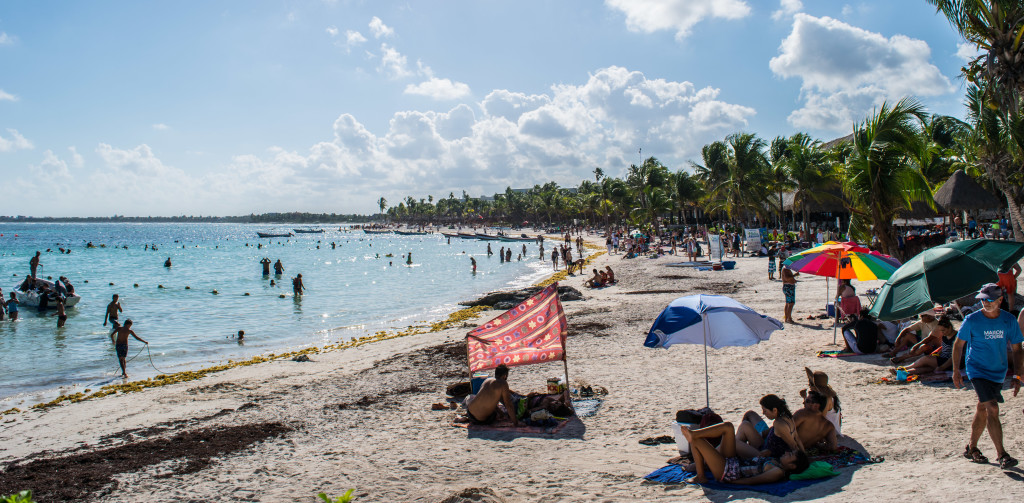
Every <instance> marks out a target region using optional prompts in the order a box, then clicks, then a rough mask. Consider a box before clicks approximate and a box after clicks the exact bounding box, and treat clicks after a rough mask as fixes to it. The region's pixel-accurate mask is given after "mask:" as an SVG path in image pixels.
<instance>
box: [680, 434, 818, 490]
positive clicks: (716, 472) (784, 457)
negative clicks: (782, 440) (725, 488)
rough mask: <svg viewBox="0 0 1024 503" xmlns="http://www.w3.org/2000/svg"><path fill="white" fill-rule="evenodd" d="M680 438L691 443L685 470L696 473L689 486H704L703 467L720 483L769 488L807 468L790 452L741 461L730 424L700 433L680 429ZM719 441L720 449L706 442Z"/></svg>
mask: <svg viewBox="0 0 1024 503" xmlns="http://www.w3.org/2000/svg"><path fill="white" fill-rule="evenodd" d="M681 431H682V434H683V436H684V437H686V440H687V441H688V442H689V443H690V453H691V454H692V455H693V464H692V465H689V466H686V467H685V469H686V470H687V471H693V472H695V473H696V476H694V477H693V478H692V479H691V480H690V482H695V483H698V484H703V483H706V482H707V481H708V478H707V476H706V475H705V474H704V471H705V467H707V469H709V470H711V475H712V476H713V477H714V478H715V480H717V481H719V482H724V483H729V484H743V485H755V484H768V483H771V482H779V481H781V480H784V479H786V477H788V476H789V475H790V474H791V473H801V472H803V471H804V470H806V469H807V467H808V466H809V465H810V461H809V460H808V459H807V454H806V453H804V452H803V451H794V450H789V451H786V452H783V453H782V454H780V455H779V457H760V458H754V459H751V460H749V461H744V460H742V459H741V458H740V456H739V454H738V452H737V451H736V446H737V445H738V444H739V443H740V442H738V441H737V439H736V433H735V432H734V430H733V426H732V423H719V424H716V425H713V426H708V427H707V428H701V429H699V430H690V429H689V428H687V427H685V426H683V427H682V428H681ZM717 437H721V438H722V442H721V443H720V444H719V446H720V447H719V448H720V449H721V452H719V451H718V449H715V447H714V446H712V445H711V443H710V442H708V439H709V438H717Z"/></svg>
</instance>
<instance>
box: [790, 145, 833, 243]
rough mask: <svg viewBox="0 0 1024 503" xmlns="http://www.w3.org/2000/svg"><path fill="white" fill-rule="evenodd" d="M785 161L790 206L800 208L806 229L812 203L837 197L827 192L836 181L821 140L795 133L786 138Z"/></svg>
mask: <svg viewBox="0 0 1024 503" xmlns="http://www.w3.org/2000/svg"><path fill="white" fill-rule="evenodd" d="M785 164H786V170H787V173H788V174H789V176H790V183H791V187H792V188H793V209H794V210H796V209H799V210H800V212H801V213H802V214H803V228H804V229H809V228H810V227H809V223H810V215H811V204H812V203H821V202H823V201H827V200H835V199H836V197H835V196H834V195H832V194H831V193H830V190H832V189H835V188H836V185H837V184H836V179H835V177H834V176H833V173H832V169H831V166H830V165H829V163H828V157H827V154H826V153H825V151H823V150H821V142H818V141H813V140H811V138H810V137H809V136H807V135H805V134H803V133H797V134H795V135H793V137H792V138H790V140H789V141H788V152H787V155H786V160H785Z"/></svg>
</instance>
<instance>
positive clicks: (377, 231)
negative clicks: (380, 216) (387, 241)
mask: <svg viewBox="0 0 1024 503" xmlns="http://www.w3.org/2000/svg"><path fill="white" fill-rule="evenodd" d="M363 232H365V233H367V234H391V229H363Z"/></svg>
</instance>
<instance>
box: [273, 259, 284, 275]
mask: <svg viewBox="0 0 1024 503" xmlns="http://www.w3.org/2000/svg"><path fill="white" fill-rule="evenodd" d="M274 274H277V275H278V276H280V275H282V274H284V264H282V263H281V259H277V262H274Z"/></svg>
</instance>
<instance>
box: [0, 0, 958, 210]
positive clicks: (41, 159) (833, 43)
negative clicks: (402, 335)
mask: <svg viewBox="0 0 1024 503" xmlns="http://www.w3.org/2000/svg"><path fill="white" fill-rule="evenodd" d="M960 42H961V40H960V39H959V38H958V36H957V35H956V34H955V33H954V32H953V30H952V29H951V28H950V27H949V25H948V23H947V22H946V21H945V19H944V18H942V17H941V16H938V15H936V14H935V12H934V8H932V7H930V6H928V5H927V4H926V3H925V2H924V1H923V0H902V1H899V2H890V1H881V0H878V1H876V0H872V1H863V2H849V3H844V2H842V1H836V2H832V1H827V2H822V1H817V2H810V1H806V2H801V1H799V0H781V1H777V0H763V1H756V2H755V1H753V0H605V1H603V2H600V1H594V0H589V1H587V0H562V1H532V0H521V1H517V2H510V1H504V2H499V1H494V0H477V1H444V2H442V1H405V2H390V1H383V0H381V1H346V0H333V1H327V0H323V1H316V0H308V1H251V2H248V1H247V2H241V1H231V2H227V1H205V2H197V1H185V2H165V3H151V2H135V1H105V2H50V1H27V0H25V1H18V0H10V1H6V2H3V3H0V179H2V180H3V183H0V215H34V216H47V215H49V216H57V215H80V216H105V215H113V214H120V215H180V214H192V215H198V214H206V215H208V214H220V215H237V214H247V213H250V212H255V213H261V212H268V211H315V212H321V211H326V212H338V213H353V212H355V213H370V212H373V211H375V210H376V200H377V199H378V198H379V197H382V196H383V197H385V198H386V199H388V200H389V201H391V202H393V203H395V204H397V203H398V202H399V200H400V198H402V197H404V196H406V195H413V196H415V197H417V198H419V197H426V196H427V195H428V194H430V195H433V196H435V198H438V197H446V196H447V195H448V194H449V193H450V192H455V194H456V195H461V191H462V190H463V189H465V190H467V191H468V192H469V193H470V194H471V195H474V196H476V195H480V194H490V193H494V192H496V191H502V190H504V188H505V187H506V186H512V187H528V186H532V185H534V184H536V183H544V182H546V181H550V180H554V181H556V182H558V183H559V184H561V185H563V186H574V185H576V184H577V183H578V182H579V181H580V180H581V179H584V178H591V177H592V176H593V174H592V173H593V170H594V168H595V167H600V168H601V169H602V170H604V171H605V172H606V173H609V174H612V175H616V176H618V175H621V174H622V173H623V172H624V171H625V169H626V167H627V166H628V165H629V164H630V163H636V162H638V161H639V160H640V157H639V156H638V155H637V151H638V149H640V148H642V149H643V156H644V157H647V156H650V155H653V156H656V157H658V158H659V159H660V160H661V161H662V162H664V163H665V164H666V165H668V166H669V167H670V168H671V169H673V170H677V169H688V161H690V160H697V159H698V158H699V153H700V148H701V147H702V146H703V145H705V144H707V143H709V142H711V141H714V140H716V139H721V138H723V137H724V136H726V135H728V134H731V133H734V132H737V131H747V132H754V133H757V134H759V135H761V136H763V137H765V138H767V139H771V138H774V137H775V136H778V135H790V134H793V133H795V132H798V131H804V132H808V133H810V134H812V135H813V136H814V137H816V138H819V139H822V140H830V139H833V138H835V137H838V136H842V135H845V134H848V133H849V131H850V130H851V128H852V123H853V121H858V120H863V119H864V118H865V117H866V116H867V115H868V114H869V113H870V111H871V109H872V107H875V106H877V105H878V104H880V103H881V102H882V101H883V100H886V99H888V100H897V99H900V98H902V97H904V96H908V95H912V96H916V97H917V98H919V99H920V100H921V101H922V102H924V103H925V104H926V105H927V106H928V108H929V110H930V111H932V112H935V113H942V114H949V115H955V116H962V115H963V112H962V105H961V102H962V98H963V94H964V92H963V83H962V81H961V79H960V78H959V76H958V73H959V69H960V67H961V65H963V62H964V61H965V59H964V58H965V57H966V56H967V55H969V54H971V53H972V52H973V51H972V49H971V48H969V47H963V46H962V45H961V44H960Z"/></svg>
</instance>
